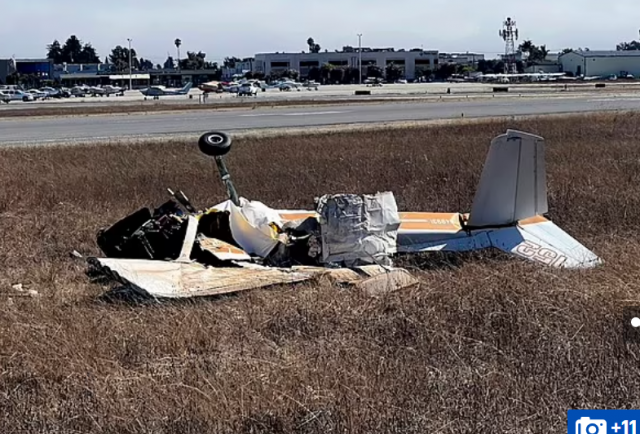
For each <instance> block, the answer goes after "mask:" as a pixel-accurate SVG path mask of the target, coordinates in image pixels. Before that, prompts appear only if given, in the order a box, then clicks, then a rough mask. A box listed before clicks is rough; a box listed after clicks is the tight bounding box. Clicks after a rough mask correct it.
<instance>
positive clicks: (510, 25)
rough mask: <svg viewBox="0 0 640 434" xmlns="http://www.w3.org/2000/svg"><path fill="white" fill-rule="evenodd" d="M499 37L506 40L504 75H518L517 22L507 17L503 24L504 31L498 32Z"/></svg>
mask: <svg viewBox="0 0 640 434" xmlns="http://www.w3.org/2000/svg"><path fill="white" fill-rule="evenodd" d="M498 35H500V37H501V38H502V39H503V40H504V59H503V61H504V73H505V74H517V73H518V68H517V66H516V42H515V41H517V40H518V29H517V28H516V22H515V21H514V20H512V19H511V18H509V17H507V19H506V20H505V21H504V22H503V23H502V29H500V30H499V31H498Z"/></svg>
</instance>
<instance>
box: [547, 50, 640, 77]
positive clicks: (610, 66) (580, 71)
mask: <svg viewBox="0 0 640 434" xmlns="http://www.w3.org/2000/svg"><path fill="white" fill-rule="evenodd" d="M559 62H560V64H561V65H562V72H566V73H572V74H573V75H574V76H579V75H584V76H585V77H592V76H609V75H613V74H615V75H623V74H632V75H634V76H636V77H638V76H640V51H571V52H569V53H565V54H562V55H560V57H559Z"/></svg>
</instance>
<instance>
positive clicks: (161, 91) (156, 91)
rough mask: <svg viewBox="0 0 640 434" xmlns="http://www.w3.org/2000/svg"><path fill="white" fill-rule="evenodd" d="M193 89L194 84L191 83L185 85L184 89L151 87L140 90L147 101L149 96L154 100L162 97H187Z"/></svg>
mask: <svg viewBox="0 0 640 434" xmlns="http://www.w3.org/2000/svg"><path fill="white" fill-rule="evenodd" d="M192 87H193V83H191V82H189V83H187V84H185V86H184V87H183V88H168V87H165V86H161V85H158V86H149V87H147V88H146V89H140V93H142V94H143V95H144V96H145V99H146V97H148V96H151V97H153V99H158V98H160V97H161V96H170V95H187V94H188V93H189V91H190V90H191V88H192Z"/></svg>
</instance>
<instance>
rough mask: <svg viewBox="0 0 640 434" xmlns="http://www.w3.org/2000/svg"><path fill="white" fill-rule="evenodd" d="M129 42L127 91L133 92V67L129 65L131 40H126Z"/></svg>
mask: <svg viewBox="0 0 640 434" xmlns="http://www.w3.org/2000/svg"><path fill="white" fill-rule="evenodd" d="M127 41H129V90H133V78H132V76H131V71H132V70H133V65H132V64H131V38H127Z"/></svg>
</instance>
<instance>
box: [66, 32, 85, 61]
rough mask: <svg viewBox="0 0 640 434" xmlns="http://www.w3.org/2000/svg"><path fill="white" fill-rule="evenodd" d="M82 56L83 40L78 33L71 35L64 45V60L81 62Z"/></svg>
mask: <svg viewBox="0 0 640 434" xmlns="http://www.w3.org/2000/svg"><path fill="white" fill-rule="evenodd" d="M81 57H82V42H81V41H80V39H78V37H77V36H76V35H71V36H69V38H68V39H67V41H66V42H65V43H64V45H63V46H62V61H63V62H67V63H80V62H78V60H79V59H80V58H81Z"/></svg>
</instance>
